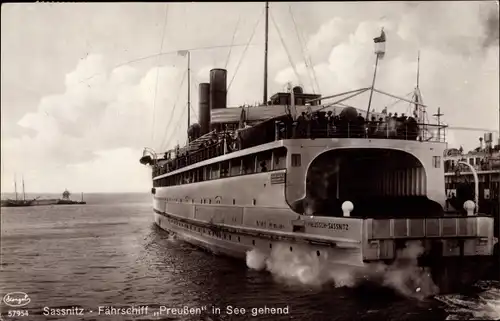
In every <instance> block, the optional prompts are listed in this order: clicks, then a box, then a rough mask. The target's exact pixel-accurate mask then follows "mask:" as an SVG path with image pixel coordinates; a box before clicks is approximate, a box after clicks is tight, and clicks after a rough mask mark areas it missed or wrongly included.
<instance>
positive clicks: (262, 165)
mask: <svg viewBox="0 0 500 321" xmlns="http://www.w3.org/2000/svg"><path fill="white" fill-rule="evenodd" d="M260 171H261V172H262V173H264V172H267V167H266V162H264V161H262V162H260Z"/></svg>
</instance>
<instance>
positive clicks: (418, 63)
mask: <svg viewBox="0 0 500 321" xmlns="http://www.w3.org/2000/svg"><path fill="white" fill-rule="evenodd" d="M419 82H420V50H419V51H418V56H417V88H418V85H419Z"/></svg>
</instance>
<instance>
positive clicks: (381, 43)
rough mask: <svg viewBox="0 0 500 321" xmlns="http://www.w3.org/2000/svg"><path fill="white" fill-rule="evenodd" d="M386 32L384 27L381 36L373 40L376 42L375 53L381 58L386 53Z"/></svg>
mask: <svg viewBox="0 0 500 321" xmlns="http://www.w3.org/2000/svg"><path fill="white" fill-rule="evenodd" d="M385 40H386V39H385V32H384V28H382V30H381V31H380V37H376V38H373V42H374V43H375V54H376V55H377V56H378V58H379V59H382V58H384V55H385Z"/></svg>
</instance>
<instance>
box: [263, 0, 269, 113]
mask: <svg viewBox="0 0 500 321" xmlns="http://www.w3.org/2000/svg"><path fill="white" fill-rule="evenodd" d="M268 43H269V2H268V1H266V26H265V44H264V97H263V104H264V105H267V52H268Z"/></svg>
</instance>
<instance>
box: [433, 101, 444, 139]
mask: <svg viewBox="0 0 500 321" xmlns="http://www.w3.org/2000/svg"><path fill="white" fill-rule="evenodd" d="M443 115H444V114H441V107H439V108H438V112H437V114H434V115H432V116H434V117H437V121H438V139H441V116H443Z"/></svg>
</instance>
